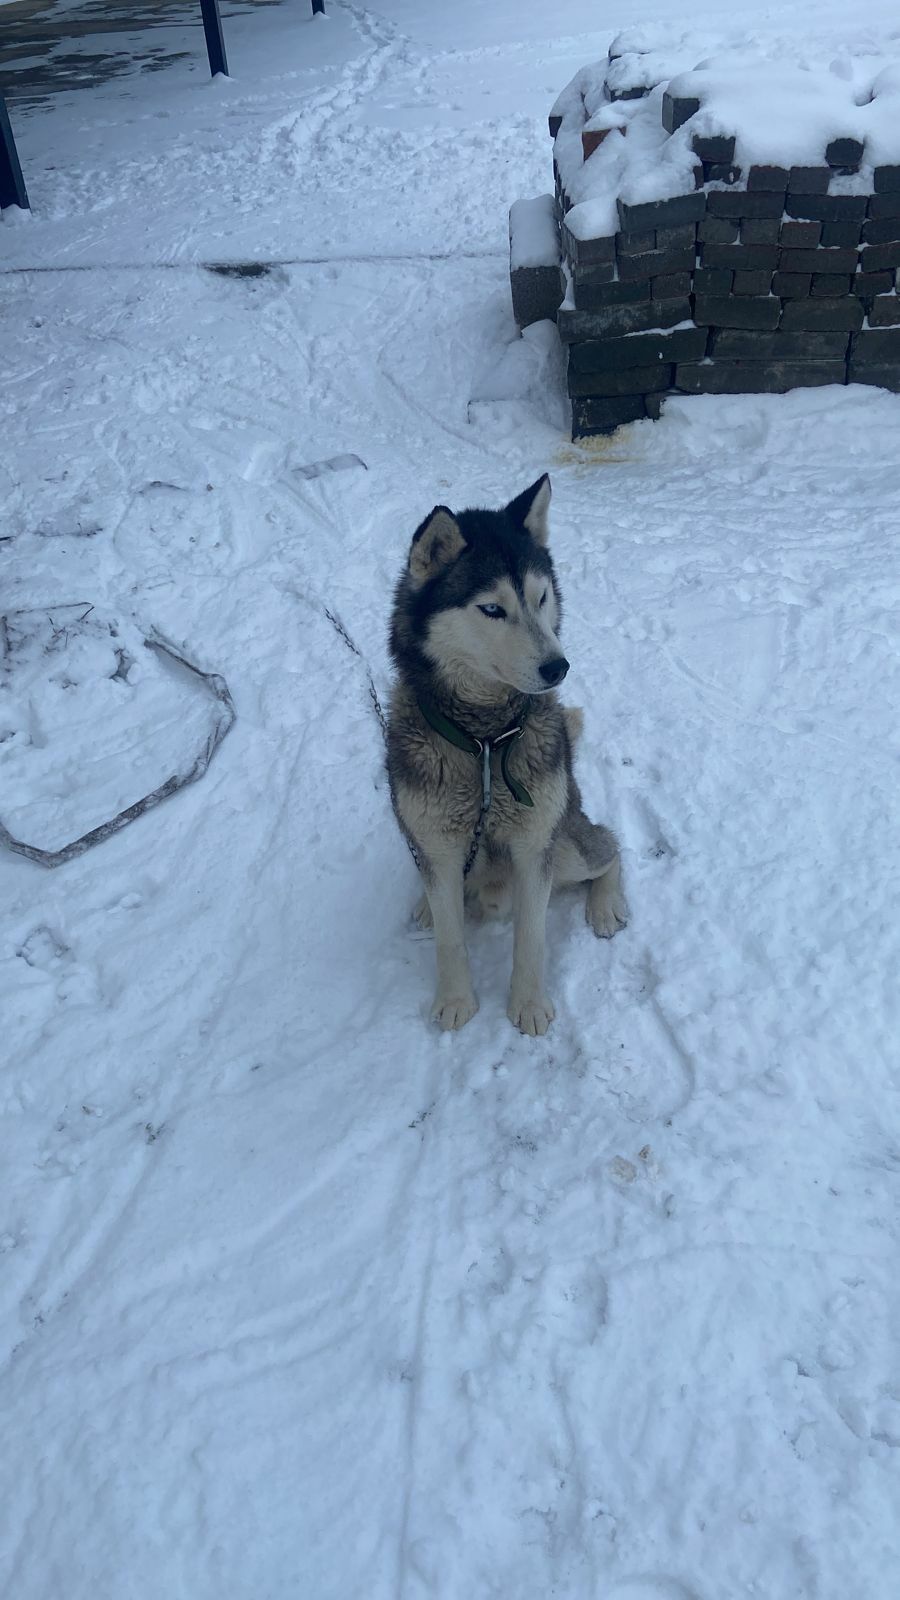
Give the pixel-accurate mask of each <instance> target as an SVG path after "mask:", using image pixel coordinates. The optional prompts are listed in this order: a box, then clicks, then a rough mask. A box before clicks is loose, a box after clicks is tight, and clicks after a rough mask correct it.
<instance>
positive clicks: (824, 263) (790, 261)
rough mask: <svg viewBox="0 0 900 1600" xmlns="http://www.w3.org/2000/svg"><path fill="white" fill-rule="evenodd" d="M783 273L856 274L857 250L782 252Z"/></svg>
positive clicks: (781, 266)
mask: <svg viewBox="0 0 900 1600" xmlns="http://www.w3.org/2000/svg"><path fill="white" fill-rule="evenodd" d="M778 265H779V267H780V268H781V270H782V271H783V272H848V273H849V272H855V271H856V265H857V254H856V251H855V250H782V251H781V257H780V260H779V262H778Z"/></svg>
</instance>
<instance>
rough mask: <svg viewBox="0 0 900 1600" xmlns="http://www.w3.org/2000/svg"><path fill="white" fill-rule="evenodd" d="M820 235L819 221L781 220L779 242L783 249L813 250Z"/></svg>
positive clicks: (820, 226) (820, 225)
mask: <svg viewBox="0 0 900 1600" xmlns="http://www.w3.org/2000/svg"><path fill="white" fill-rule="evenodd" d="M821 237H822V224H821V222H783V223H782V224H781V233H780V235H779V243H780V245H781V248H782V249H783V250H815V248H816V246H817V245H818V244H819V241H820V240H821Z"/></svg>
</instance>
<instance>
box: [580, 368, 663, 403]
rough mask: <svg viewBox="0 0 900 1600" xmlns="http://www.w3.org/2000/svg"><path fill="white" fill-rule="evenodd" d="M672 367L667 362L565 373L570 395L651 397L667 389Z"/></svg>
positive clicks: (604, 397)
mask: <svg viewBox="0 0 900 1600" xmlns="http://www.w3.org/2000/svg"><path fill="white" fill-rule="evenodd" d="M673 370H674V369H673V368H672V367H671V366H669V364H668V363H667V362H663V361H657V362H655V363H654V365H653V366H652V367H623V368H622V369H621V370H619V371H612V370H608V371H605V372H577V371H572V370H570V371H569V373H568V380H567V381H568V387H569V394H570V396H572V395H574V396H578V397H580V398H587V397H588V396H592V395H593V396H597V397H598V398H601V399H607V398H609V397H610V396H611V395H618V394H652V393H653V391H654V390H658V389H669V388H671V385H672V373H673Z"/></svg>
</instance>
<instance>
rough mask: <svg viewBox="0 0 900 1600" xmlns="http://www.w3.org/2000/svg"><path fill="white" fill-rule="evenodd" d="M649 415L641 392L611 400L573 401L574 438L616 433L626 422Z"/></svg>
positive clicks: (637, 420)
mask: <svg viewBox="0 0 900 1600" xmlns="http://www.w3.org/2000/svg"><path fill="white" fill-rule="evenodd" d="M646 415H647V409H646V406H645V405H644V397H643V395H640V394H630V395H620V396H619V397H618V398H616V399H609V400H573V401H572V438H573V439H590V438H592V437H593V436H594V435H597V434H605V433H615V431H616V429H617V428H621V427H622V425H623V424H624V423H626V422H639V421H640V420H641V418H642V417H645V416H646Z"/></svg>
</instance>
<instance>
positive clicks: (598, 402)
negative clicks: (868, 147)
mask: <svg viewBox="0 0 900 1600" xmlns="http://www.w3.org/2000/svg"><path fill="white" fill-rule="evenodd" d="M698 108H699V102H698V101H695V100H688V99H678V98H677V97H673V96H672V95H671V94H669V93H666V94H665V95H664V97H663V102H662V117H663V125H664V127H665V128H666V131H667V132H669V133H672V132H674V130H675V129H676V128H678V127H679V126H681V124H683V123H684V122H685V121H686V120H688V119H689V118H690V117H691V116H693V115H694V113H695V112H696V111H697V110H698ZM584 120H585V123H587V122H588V121H589V120H590V118H589V117H588V115H587V114H585V119H584ZM559 121H560V119H559V118H551V124H550V127H551V134H553V135H554V137H555V135H556V133H557V132H558V129H559ZM554 123H556V126H554ZM600 136H601V138H602V137H604V134H603V131H602V130H600ZM609 136H610V137H613V138H617V137H618V136H619V135H618V133H617V131H616V130H615V129H614V128H613V129H611V130H610V133H609ZM595 137H596V135H595V134H594V132H593V131H592V130H590V129H587V128H585V129H584V131H583V133H582V142H583V144H584V146H585V159H587V158H588V156H589V155H590V154H591V151H592V150H593V149H594V148H596V143H595ZM692 149H693V154H694V159H695V162H696V166H695V170H694V182H695V185H696V187H695V188H694V190H693V192H691V193H687V194H682V195H678V196H676V197H675V198H672V199H665V200H656V201H650V202H647V203H645V204H638V205H630V204H626V203H625V202H623V201H622V200H621V199H619V200H618V201H617V211H618V229H617V231H616V232H615V233H612V232H610V233H607V234H605V235H604V236H602V237H599V236H598V237H596V238H583V237H576V235H575V233H574V231H573V230H572V229H570V228H569V226H568V225H567V221H566V218H567V214H568V212H569V210H570V205H571V202H570V200H569V197H568V196H567V195H566V192H565V188H564V184H563V181H562V177H561V174H560V172H559V169H558V168H557V169H556V210H557V217H558V220H559V223H560V234H561V252H562V257H563V260H564V263H565V267H566V269H567V272H568V278H569V291H568V294H567V296H566V300H565V301H564V303H563V305H562V306H561V307H560V308H559V310H558V311H557V312H555V313H554V312H553V311H549V312H548V314H549V315H554V314H555V315H556V321H557V326H558V328H559V333H560V337H561V339H562V340H563V342H564V344H565V345H566V346H567V372H568V392H569V395H570V397H571V401H572V435H573V438H580V437H585V436H587V435H591V434H598V433H600V434H602V433H609V432H612V431H614V430H615V428H617V427H618V426H620V425H621V424H622V423H625V422H632V421H636V420H638V419H640V418H642V417H648V416H649V417H657V416H658V415H659V413H660V408H661V404H662V400H663V398H664V397H665V396H666V395H667V394H673V393H681V394H737V393H763V394H776V393H783V392H784V391H786V390H788V389H793V388H798V387H804V386H809V385H821V384H835V383H836V384H845V383H848V382H850V383H868V384H877V385H879V386H882V387H885V388H889V389H893V390H895V391H900V298H898V295H897V275H898V269H900V166H876V167H875V168H874V173H873V176H872V181H871V184H868V185H866V187H869V188H871V193H860V192H849V191H850V190H851V189H853V188H855V187H856V184H847V183H838V184H837V185H836V188H832V184H833V180H834V179H835V178H836V177H837V178H841V179H845V178H847V177H849V176H850V175H852V174H857V173H859V169H860V167H861V164H862V162H863V159H864V155H865V151H864V147H863V145H862V144H861V143H859V142H858V141H856V140H853V139H835V140H833V141H832V142H831V143H830V144H829V145H828V147H827V149H825V150H824V151H823V152H822V156H823V159H822V161H821V163H820V164H819V165H815V166H802V167H800V166H791V167H788V166H784V167H781V166H750V167H749V168H748V169H747V170H746V171H742V170H741V168H740V167H739V166H737V165H736V164H735V140H734V139H733V138H730V137H724V136H717V137H701V136H699V135H697V136H695V137H694V139H693V141H692ZM867 170H868V171H869V172H871V170H872V169H867ZM579 232H583V228H582V229H580V230H579Z"/></svg>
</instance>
